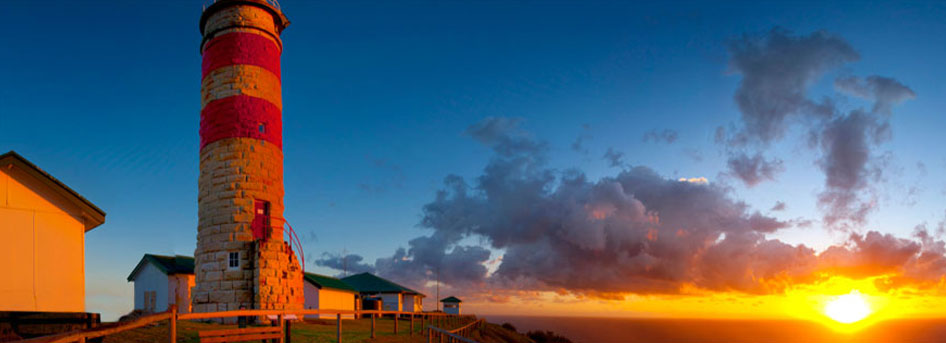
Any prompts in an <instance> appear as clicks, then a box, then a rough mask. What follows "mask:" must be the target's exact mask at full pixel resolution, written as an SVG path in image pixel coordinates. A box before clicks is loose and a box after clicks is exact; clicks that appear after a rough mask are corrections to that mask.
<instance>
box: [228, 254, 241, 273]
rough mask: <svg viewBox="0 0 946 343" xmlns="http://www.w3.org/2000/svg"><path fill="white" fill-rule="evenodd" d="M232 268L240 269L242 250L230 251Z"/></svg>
mask: <svg viewBox="0 0 946 343" xmlns="http://www.w3.org/2000/svg"><path fill="white" fill-rule="evenodd" d="M229 265H230V269H239V268H240V252H238V251H234V252H231V253H230V264H229Z"/></svg>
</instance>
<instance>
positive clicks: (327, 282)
mask: <svg viewBox="0 0 946 343" xmlns="http://www.w3.org/2000/svg"><path fill="white" fill-rule="evenodd" d="M304 278H305V281H306V282H308V283H311V284H312V285H313V286H315V287H318V288H319V289H322V288H331V289H337V290H340V291H347V292H353V293H357V292H358V291H357V290H355V289H354V288H353V287H352V286H350V285H348V284H347V283H345V282H344V281H342V280H339V279H336V278H333V277H331V276H325V275H320V274H314V273H305V277H304Z"/></svg>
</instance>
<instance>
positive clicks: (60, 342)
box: [20, 305, 483, 343]
mask: <svg viewBox="0 0 946 343" xmlns="http://www.w3.org/2000/svg"><path fill="white" fill-rule="evenodd" d="M322 314H330V315H331V314H334V315H335V318H336V326H337V330H336V332H337V334H336V341H337V342H339V343H341V341H342V315H354V316H355V317H356V318H357V317H362V316H363V315H369V316H371V338H374V337H375V326H376V325H375V320H376V318H378V317H379V316H384V315H393V316H394V334H395V335H397V334H398V333H399V332H398V330H399V329H398V326H399V325H398V322H399V321H401V320H403V319H402V318H404V317H407V318H408V319H409V320H410V335H413V334H414V322H415V320H417V319H418V318H419V319H420V320H421V322H422V323H421V324H422V325H424V324H426V327H427V328H429V329H428V333H427V335H428V341H430V336H431V335H432V332H438V333H440V332H442V333H443V335H448V337H454V336H456V337H460V338H462V336H459V335H458V333H459V332H461V331H462V332H469V330H471V328H473V326H474V324H477V323H482V322H483V319H479V320H476V321H474V322H472V323H469V324H466V325H464V326H462V327H459V328H457V329H453V330H449V331H448V330H444V329H440V328H438V327H435V326H433V325H432V324H434V323H438V325H441V326H443V325H449V324H451V323H456V324H457V325H459V324H460V323H462V321H463V319H464V318H468V317H471V316H460V315H454V314H446V313H443V312H408V311H382V310H332V309H324V310H315V309H308V310H235V311H219V312H199V313H182V314H178V313H177V306H176V305H171V308H170V309H169V310H168V311H166V312H161V313H155V314H152V315H148V316H144V317H141V318H138V319H135V320H133V321H131V322H127V323H117V324H107V325H104V326H100V327H97V328H94V329H87V330H77V331H71V332H66V333H61V334H56V335H50V336H43V337H36V338H31V339H27V340H23V341H20V342H26V343H73V342H79V343H85V342H86V341H87V340H89V339H93V338H98V337H104V336H108V335H113V334H117V333H120V332H123V331H128V330H133V329H137V328H140V327H143V326H146V325H150V324H154V323H157V322H161V321H165V320H167V321H168V342H172V343H174V342H177V321H178V320H199V319H211V318H231V317H268V316H275V317H277V320H278V322H279V325H280V326H281V327H283V328H285V329H284V331H283V336H284V337H287V336H288V335H289V326H288V325H285V324H288V323H289V322H288V321H287V319H286V318H287V316H291V315H294V316H296V317H297V318H298V319H300V320H301V319H304V318H305V316H309V315H322ZM473 318H475V317H473ZM422 327H423V326H422ZM456 342H461V341H456ZM462 342H467V343H470V342H472V343H476V342H474V341H472V340H468V339H464V340H462Z"/></svg>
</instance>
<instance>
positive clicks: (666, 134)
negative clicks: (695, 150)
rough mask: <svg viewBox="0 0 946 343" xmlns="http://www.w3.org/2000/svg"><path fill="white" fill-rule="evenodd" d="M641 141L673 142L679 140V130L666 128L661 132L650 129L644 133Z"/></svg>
mask: <svg viewBox="0 0 946 343" xmlns="http://www.w3.org/2000/svg"><path fill="white" fill-rule="evenodd" d="M641 141H643V142H644V143H648V142H654V143H667V144H673V142H676V141H677V131H674V130H671V129H664V130H663V131H660V132H658V131H657V130H650V131H647V133H645V134H644V137H642V138H641Z"/></svg>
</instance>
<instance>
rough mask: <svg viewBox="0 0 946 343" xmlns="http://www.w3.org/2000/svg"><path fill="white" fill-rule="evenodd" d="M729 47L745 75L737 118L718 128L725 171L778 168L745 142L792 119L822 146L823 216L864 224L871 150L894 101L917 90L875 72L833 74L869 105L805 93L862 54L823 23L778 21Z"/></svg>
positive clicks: (749, 177)
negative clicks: (851, 105)
mask: <svg viewBox="0 0 946 343" xmlns="http://www.w3.org/2000/svg"><path fill="white" fill-rule="evenodd" d="M729 52H730V56H731V58H730V69H731V70H732V71H733V72H734V73H736V74H739V75H741V76H742V80H741V81H740V84H739V88H738V89H737V90H736V94H735V96H734V98H735V101H736V104H737V105H738V106H739V109H740V112H741V114H742V126H741V127H737V128H734V129H733V130H729V132H727V130H725V129H724V128H723V127H722V126H720V127H718V128H717V129H716V132H715V139H716V141H717V143H722V144H725V145H726V147H727V152H728V153H729V154H730V157H729V161H728V167H729V173H730V174H731V175H734V176H736V177H738V178H739V179H740V180H742V181H743V182H744V183H745V184H746V185H747V186H750V187H751V186H753V185H755V184H758V183H759V182H761V181H764V180H771V179H773V178H774V175H775V174H777V172H778V171H781V170H782V163H781V161H779V160H777V159H776V160H772V161H766V160H764V159H763V158H762V156H761V152H758V153H756V155H754V156H752V157H750V156H747V155H746V154H745V152H743V148H745V147H746V146H748V145H754V146H756V147H758V148H760V149H762V150H764V149H765V148H767V147H768V146H769V145H770V143H772V142H776V141H779V140H781V139H782V138H783V136H784V134H785V132H786V130H787V129H788V127H789V126H790V125H799V126H801V128H802V131H803V132H806V133H807V139H808V142H809V144H808V145H809V146H810V147H812V148H814V149H817V150H816V151H818V152H820V158H819V159H818V166H819V167H820V169H821V170H822V171H823V172H824V174H825V188H824V189H823V190H822V191H821V192H820V194H819V195H818V204H819V207H820V208H821V210H822V211H823V218H822V220H823V222H824V223H825V224H827V225H829V226H832V227H840V228H846V229H851V228H855V227H858V226H861V225H863V224H864V223H865V220H866V216H867V215H868V214H869V213H871V212H872V211H873V210H874V209H876V203H877V201H876V197H875V196H874V195H872V193H873V191H874V186H872V185H871V184H870V182H869V181H878V180H881V179H882V178H881V175H882V171H883V168H879V167H877V166H878V165H881V164H883V163H884V161H883V159H882V158H879V157H880V156H878V155H877V154H875V153H874V152H873V150H874V149H875V148H876V147H877V146H878V145H880V144H881V143H883V142H885V141H887V140H889V139H890V136H891V130H890V124H889V122H888V118H889V117H890V115H891V111H892V108H893V106H894V105H897V104H900V103H902V102H904V101H906V100H909V99H913V98H914V97H915V96H916V93H914V92H913V90H912V89H910V88H909V87H907V86H905V85H904V84H903V83H901V82H899V81H897V80H895V79H893V78H889V77H883V76H876V75H873V76H868V77H866V78H860V77H856V76H851V77H845V78H838V79H836V80H835V82H834V86H835V89H837V90H838V91H839V92H841V93H843V94H847V95H851V96H856V97H860V98H864V99H868V100H872V101H873V102H874V105H873V108H872V109H870V110H869V111H867V110H863V109H855V110H852V111H841V110H839V109H838V108H837V107H836V104H835V102H834V100H832V99H831V98H828V97H825V98H823V99H821V100H817V101H816V100H814V99H812V98H810V97H808V95H807V93H808V90H809V89H810V88H811V87H812V86H813V85H814V84H815V83H816V82H817V81H818V80H820V79H822V78H823V77H824V75H825V74H826V73H828V72H831V71H834V70H835V69H838V68H839V67H842V66H843V65H845V64H846V63H849V62H853V61H856V60H858V59H859V58H860V56H859V54H858V53H857V52H856V51H855V50H854V49H853V48H852V47H851V46H850V45H849V44H848V43H847V42H846V41H845V40H843V39H842V38H840V37H837V36H834V35H832V34H829V33H827V32H825V31H816V32H814V33H811V34H809V35H794V34H792V33H791V32H788V31H785V30H782V29H778V28H776V29H773V30H771V31H769V32H767V33H766V34H763V35H760V36H744V37H742V38H740V39H737V40H734V41H733V42H732V43H731V44H730V46H729ZM844 112H847V113H844ZM871 178H873V179H871Z"/></svg>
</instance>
